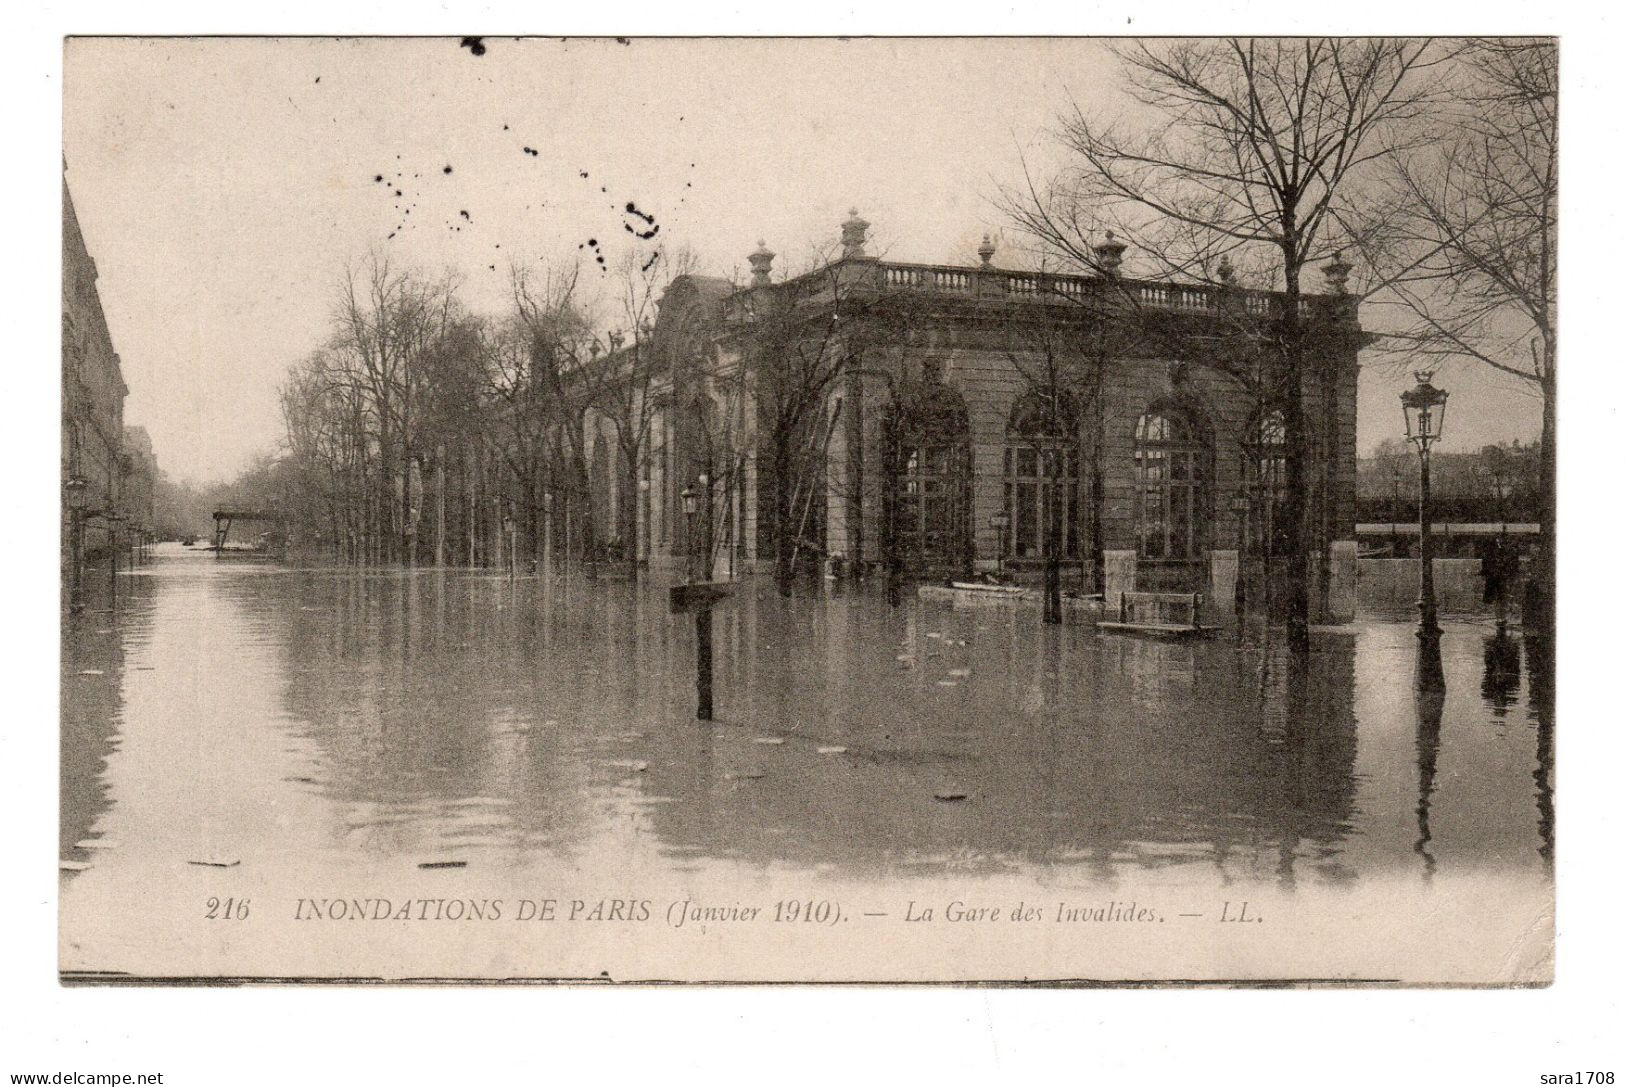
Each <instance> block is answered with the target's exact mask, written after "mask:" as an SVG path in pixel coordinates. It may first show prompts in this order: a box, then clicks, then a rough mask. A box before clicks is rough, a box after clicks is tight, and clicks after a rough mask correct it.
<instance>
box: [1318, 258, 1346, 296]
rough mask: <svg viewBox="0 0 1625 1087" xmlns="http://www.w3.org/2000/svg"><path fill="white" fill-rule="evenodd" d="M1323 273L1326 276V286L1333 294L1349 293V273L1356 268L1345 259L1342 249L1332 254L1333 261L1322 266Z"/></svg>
mask: <svg viewBox="0 0 1625 1087" xmlns="http://www.w3.org/2000/svg"><path fill="white" fill-rule="evenodd" d="M1321 271H1322V272H1324V273H1325V275H1326V286H1327V288H1328V289H1329V290H1330V291H1331V293H1333V294H1348V293H1349V273H1350V272H1352V271H1354V267H1353V266H1352V265H1351V264H1349V262H1348V261H1346V260H1344V259H1343V251H1342V250H1341V249H1338V250H1336V251H1335V252H1333V253H1332V259H1331V260H1329V261H1327V262H1326V263H1325V264H1323V265H1321Z"/></svg>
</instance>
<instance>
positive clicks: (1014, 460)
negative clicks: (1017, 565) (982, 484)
mask: <svg viewBox="0 0 1625 1087" xmlns="http://www.w3.org/2000/svg"><path fill="white" fill-rule="evenodd" d="M1078 459H1079V458H1078V411H1077V403H1076V401H1075V400H1074V398H1073V397H1072V396H1071V395H1070V394H1069V393H1066V392H1065V391H1056V392H1055V393H1053V394H1052V393H1051V392H1049V391H1048V390H1036V389H1035V390H1033V391H1032V392H1029V393H1028V394H1027V395H1025V396H1023V397H1022V398H1021V399H1020V400H1018V401H1016V406H1015V408H1014V409H1013V410H1012V411H1011V412H1010V424H1009V430H1008V434H1007V438H1006V445H1005V449H1004V509H1005V515H1006V516H1008V517H1009V518H1010V528H1009V537H1008V539H1007V542H1006V546H1007V548H1008V550H1009V554H1010V556H1011V557H1013V558H1018V559H1041V558H1046V557H1048V556H1049V555H1050V554H1051V551H1052V549H1053V551H1054V553H1055V554H1058V555H1059V556H1060V557H1061V558H1062V559H1076V558H1078V557H1079V555H1080V554H1081V550H1082V543H1081V538H1082V536H1083V532H1082V518H1081V516H1080V513H1081V509H1082V503H1081V501H1080V496H1079V488H1078Z"/></svg>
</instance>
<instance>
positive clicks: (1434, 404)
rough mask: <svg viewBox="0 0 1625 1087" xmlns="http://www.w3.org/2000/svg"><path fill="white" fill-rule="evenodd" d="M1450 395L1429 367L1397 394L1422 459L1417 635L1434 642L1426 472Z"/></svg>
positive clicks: (1435, 619) (1435, 624) (1407, 432)
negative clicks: (1420, 574) (1407, 387)
mask: <svg viewBox="0 0 1625 1087" xmlns="http://www.w3.org/2000/svg"><path fill="white" fill-rule="evenodd" d="M1449 398H1450V394H1449V393H1447V392H1445V391H1444V390H1443V389H1438V388H1435V387H1434V385H1433V371H1432V370H1418V371H1416V387H1415V388H1412V389H1407V390H1405V391H1404V392H1403V393H1400V394H1399V402H1400V406H1401V407H1403V408H1404V409H1405V437H1406V439H1407V440H1408V441H1411V442H1413V443H1414V444H1415V445H1416V455H1417V457H1418V458H1419V459H1420V461H1421V469H1422V479H1421V489H1420V493H1419V497H1418V500H1417V511H1416V516H1417V521H1418V528H1419V529H1420V533H1421V545H1420V550H1421V556H1422V578H1421V582H1422V586H1421V588H1422V598H1421V599H1420V600H1419V601H1417V604H1416V606H1417V608H1418V609H1419V610H1420V612H1421V622H1420V626H1419V627H1418V629H1417V636H1418V637H1420V638H1424V639H1430V640H1434V641H1437V639H1438V637H1439V633H1440V631H1439V602H1438V600H1437V599H1436V598H1435V597H1434V594H1433V537H1432V533H1431V526H1430V524H1429V521H1428V519H1429V510H1428V499H1429V494H1428V491H1429V488H1430V486H1431V483H1432V480H1431V477H1430V476H1429V473H1428V462H1429V458H1430V450H1431V449H1432V447H1433V445H1434V444H1435V443H1436V442H1438V441H1439V439H1441V438H1442V437H1443V436H1444V409H1445V402H1446V401H1447V400H1448V399H1449Z"/></svg>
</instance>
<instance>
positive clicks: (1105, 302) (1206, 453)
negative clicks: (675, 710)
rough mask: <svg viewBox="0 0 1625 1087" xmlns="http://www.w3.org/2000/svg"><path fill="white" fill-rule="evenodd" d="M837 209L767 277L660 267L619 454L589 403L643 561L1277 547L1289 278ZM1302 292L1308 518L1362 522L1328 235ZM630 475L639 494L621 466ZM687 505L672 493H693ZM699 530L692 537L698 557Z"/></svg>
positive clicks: (603, 458)
mask: <svg viewBox="0 0 1625 1087" xmlns="http://www.w3.org/2000/svg"><path fill="white" fill-rule="evenodd" d="M868 225H869V224H867V223H865V222H863V221H862V220H861V219H860V218H859V217H858V216H857V213H856V212H854V213H853V214H852V217H851V218H850V219H849V220H848V221H847V222H846V223H845V224H843V227H842V236H843V250H842V256H841V257H840V258H839V259H838V260H835V261H833V262H832V263H830V264H829V265H827V266H826V267H823V268H820V269H818V270H816V271H814V272H811V273H808V274H807V275H804V276H801V277H797V278H795V279H791V280H788V281H774V280H773V279H772V273H771V263H772V260H773V256H774V255H773V254H772V253H771V252H769V251H768V250H767V249H766V247H765V246H762V247H760V248H759V249H758V250H757V252H755V253H753V254H752V255H751V257H750V260H751V264H752V268H753V275H752V281H751V282H750V283H749V284H748V285H745V286H735V285H733V284H730V283H729V282H727V281H723V280H717V279H710V278H705V277H698V276H688V277H683V278H681V279H679V280H677V281H675V282H674V283H673V284H672V285H671V286H670V288H669V289H668V290H667V292H666V294H665V296H664V297H663V299H662V301H661V306H660V311H659V318H658V320H657V322H656V323H655V326H654V328H653V329H652V330H650V332H649V337H650V342H649V344H648V345H646V347H645V350H646V351H652V353H653V354H654V356H655V357H656V359H657V364H658V366H657V368H658V373H659V376H658V377H657V378H655V379H654V380H652V381H650V382H649V383H648V385H647V388H646V390H645V392H644V395H645V396H646V397H647V398H649V401H650V403H649V423H650V425H649V430H650V434H649V438H648V441H647V442H646V443H644V456H643V458H642V460H643V463H641V464H640V465H639V466H638V469H637V471H636V472H635V473H632V472H628V471H627V470H626V465H625V464H624V463H622V462H620V461H618V460H617V455H616V452H615V450H616V443H615V441H614V429H613V428H614V426H615V425H616V422H615V420H614V419H612V418H610V417H608V416H600V415H596V414H594V413H589V419H588V426H587V442H588V445H589V447H590V448H589V466H590V471H589V475H590V485H591V487H592V488H593V490H594V492H595V493H596V494H600V495H601V498H600V499H598V500H596V501H595V503H594V507H595V509H597V510H601V511H604V512H603V513H601V514H599V516H604V517H606V518H610V517H613V516H614V515H613V514H611V513H610V512H609V511H615V510H620V511H622V515H621V516H620V517H619V523H620V526H621V527H620V528H616V527H615V526H612V525H610V524H608V523H606V525H605V526H603V527H602V528H601V529H600V535H601V538H608V537H607V536H605V535H604V533H608V532H615V533H616V534H617V535H619V536H625V535H626V534H627V529H626V527H625V526H626V525H627V523H628V522H629V521H634V520H635V524H636V530H635V536H636V555H637V557H638V558H639V559H640V560H642V561H644V562H646V563H647V564H648V566H649V567H650V568H651V569H653V570H657V571H659V570H665V571H667V572H670V573H676V572H681V571H683V570H685V569H692V568H693V564H695V563H697V564H698V569H699V570H700V572H705V571H706V569H707V567H709V573H710V574H711V575H713V576H719V577H726V576H737V575H740V574H744V573H750V572H754V571H759V570H762V569H764V568H766V567H768V566H771V565H773V564H774V563H775V561H777V562H779V563H781V564H782V563H785V562H787V561H788V562H791V563H793V564H794V565H797V566H802V567H809V566H812V565H815V564H822V565H823V567H824V568H825V569H826V570H829V571H839V572H849V573H853V574H858V575H862V574H864V573H866V572H871V571H875V570H877V569H895V570H898V571H900V572H902V573H904V574H906V575H909V576H913V577H919V578H934V577H955V576H964V575H968V574H971V573H973V572H976V571H992V570H995V569H999V570H1002V571H1004V572H1005V573H1006V574H1007V575H1008V576H1011V577H1013V578H1016V579H1018V580H1019V579H1021V578H1023V577H1031V576H1034V575H1035V574H1036V572H1037V571H1039V570H1040V569H1042V568H1043V567H1044V566H1045V565H1046V563H1047V560H1048V556H1049V555H1050V554H1051V553H1052V552H1054V553H1056V554H1058V555H1059V561H1060V564H1061V566H1062V567H1063V569H1064V570H1065V576H1066V578H1067V580H1068V582H1069V583H1070V584H1072V585H1075V586H1079V587H1082V588H1085V589H1099V588H1100V587H1101V581H1102V579H1103V577H1104V568H1105V566H1106V564H1107V559H1108V557H1109V556H1113V555H1115V556H1119V557H1121V556H1132V562H1133V564H1134V566H1135V567H1136V568H1137V577H1138V584H1139V587H1141V588H1147V587H1155V588H1168V589H1182V588H1196V587H1200V586H1202V585H1205V584H1206V583H1207V581H1208V578H1209V576H1210V570H1211V562H1212V553H1213V552H1216V551H1220V552H1222V551H1227V550H1228V551H1232V552H1233V551H1235V550H1240V551H1242V552H1244V553H1245V554H1246V555H1247V556H1248V557H1249V558H1250V559H1251V561H1252V562H1253V563H1254V564H1255V565H1256V564H1261V563H1264V562H1265V561H1266V560H1267V558H1268V556H1269V555H1270V554H1271V552H1273V551H1277V550H1278V549H1279V544H1280V536H1281V532H1280V526H1279V524H1278V520H1279V511H1280V507H1281V503H1282V501H1283V497H1284V489H1285V470H1286V458H1287V455H1288V452H1289V451H1288V450H1287V448H1286V447H1285V444H1284V438H1283V433H1284V412H1283V407H1284V405H1283V402H1282V399H1281V396H1280V395H1279V392H1278V390H1279V388H1280V382H1279V378H1280V364H1279V363H1278V362H1277V361H1273V358H1274V356H1273V355H1272V348H1271V346H1270V345H1271V344H1272V343H1274V342H1277V341H1278V338H1279V330H1280V326H1281V324H1282V322H1283V321H1284V319H1285V318H1284V316H1283V314H1282V299H1281V297H1280V296H1279V295H1274V294H1270V293H1267V292H1259V291H1251V290H1245V289H1242V288H1240V287H1237V286H1234V285H1233V284H1231V283H1229V282H1228V277H1227V276H1226V277H1225V278H1223V279H1222V280H1221V282H1220V283H1218V284H1217V285H1212V286H1207V285H1201V286H1198V285H1171V284H1168V283H1164V282H1150V281H1139V280H1133V279H1128V278H1124V277H1122V276H1121V275H1119V274H1118V273H1119V270H1120V266H1121V261H1122V251H1123V247H1122V246H1121V244H1120V243H1116V242H1113V241H1111V240H1110V239H1108V240H1107V241H1106V242H1105V243H1103V244H1102V246H1101V247H1100V248H1099V249H1098V250H1097V256H1098V258H1099V265H1098V268H1097V273H1098V274H1094V275H1088V276H1063V275H1046V274H1038V273H1032V272H1022V271H1009V270H1005V269H1001V268H999V267H998V265H997V263H996V261H995V258H996V256H997V254H996V251H995V250H994V247H993V246H992V245H991V244H987V243H984V245H983V247H982V249H981V251H980V256H981V258H982V259H981V263H980V264H979V265H975V266H935V265H917V264H900V263H894V262H889V261H882V260H878V259H876V258H874V257H872V256H870V255H868V253H867V252H866V250H865V245H866V235H867V228H868ZM1326 274H1327V278H1328V285H1329V290H1328V292H1327V293H1325V294H1322V295H1316V296H1313V297H1306V298H1304V299H1302V300H1301V303H1300V313H1299V314H1298V315H1297V316H1298V321H1299V322H1300V327H1301V328H1302V329H1303V333H1304V337H1305V342H1306V343H1307V344H1308V351H1307V354H1308V358H1307V360H1306V363H1305V366H1304V372H1305V375H1306V376H1305V379H1304V385H1305V393H1304V398H1303V401H1302V405H1303V411H1304V415H1305V421H1306V433H1307V436H1308V440H1309V447H1310V448H1309V451H1308V452H1309V461H1310V463H1309V464H1308V465H1307V469H1308V479H1309V484H1310V499H1311V516H1310V520H1311V522H1312V525H1313V531H1314V538H1315V545H1316V547H1317V551H1318V552H1319V553H1322V554H1324V553H1326V552H1327V551H1328V550H1330V549H1331V547H1330V545H1332V544H1333V543H1334V542H1341V541H1351V540H1352V539H1353V532H1354V501H1355V394H1356V378H1357V374H1358V358H1357V356H1358V351H1359V348H1360V346H1361V345H1362V344H1363V343H1364V342H1365V340H1364V337H1363V335H1362V333H1361V331H1360V329H1359V326H1358V315H1357V303H1356V300H1355V299H1354V298H1352V297H1351V296H1349V295H1347V294H1346V293H1345V289H1344V283H1345V281H1346V277H1347V274H1348V269H1347V267H1346V266H1344V265H1342V264H1341V262H1335V261H1334V262H1333V263H1332V264H1331V265H1330V266H1329V267H1328V268H1327V269H1326ZM634 478H635V480H636V484H635V485H636V488H637V495H636V499H635V501H634V500H633V498H632V494H631V491H630V488H631V487H632V486H633V483H632V481H633V479H634ZM685 491H686V492H687V493H688V495H689V496H690V498H691V501H690V502H689V503H688V505H689V506H692V507H693V510H694V512H692V513H686V512H685V503H684V493H685ZM700 555H707V556H709V558H708V560H707V559H705V558H699V557H698V556H700Z"/></svg>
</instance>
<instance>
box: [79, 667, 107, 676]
mask: <svg viewBox="0 0 1625 1087" xmlns="http://www.w3.org/2000/svg"><path fill="white" fill-rule="evenodd" d="M79 674H80V675H82V676H99V675H101V674H102V670H101V669H100V668H86V669H84V670H83V671H81V672H80V673H79Z"/></svg>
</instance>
